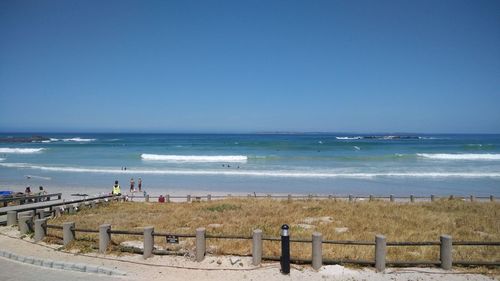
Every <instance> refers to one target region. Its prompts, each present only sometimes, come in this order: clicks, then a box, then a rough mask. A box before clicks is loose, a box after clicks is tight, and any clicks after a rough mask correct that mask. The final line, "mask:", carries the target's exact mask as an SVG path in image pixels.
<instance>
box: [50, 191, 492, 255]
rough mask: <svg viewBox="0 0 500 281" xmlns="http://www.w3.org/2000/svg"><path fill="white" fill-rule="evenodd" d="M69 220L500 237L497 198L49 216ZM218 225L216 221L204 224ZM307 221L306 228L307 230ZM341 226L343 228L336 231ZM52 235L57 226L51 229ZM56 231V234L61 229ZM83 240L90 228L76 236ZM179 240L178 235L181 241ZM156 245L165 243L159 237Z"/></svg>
mask: <svg viewBox="0 0 500 281" xmlns="http://www.w3.org/2000/svg"><path fill="white" fill-rule="evenodd" d="M66 221H74V222H75V223H76V227H77V228H86V229H96V230H97V229H98V226H99V225H100V224H103V223H110V224H111V225H112V228H113V229H120V230H140V229H141V228H142V227H144V226H154V227H155V231H156V232H171V233H185V234H194V233H195V229H196V228H198V227H206V228H207V233H208V234H226V235H251V234H252V230H253V229H256V228H259V229H262V231H263V233H264V236H274V237H278V236H279V230H280V226H281V225H282V224H285V223H287V224H289V225H290V226H291V231H290V232H291V237H292V238H308V239H310V238H311V234H312V233H313V232H315V231H317V232H320V233H322V234H323V239H324V240H363V241H374V239H375V235H376V234H384V235H386V237H387V241H388V242H393V241H439V236H440V235H441V234H449V235H451V236H452V237H453V239H454V240H455V241H458V240H460V241H465V240H466V241H500V203H496V202H487V203H486V202H485V203H479V202H464V201H462V200H444V199H443V200H439V201H436V202H432V203H430V202H429V203H424V202H421V203H389V202H382V201H372V202H366V201H365V202H355V203H349V202H346V201H334V200H294V201H292V202H288V201H287V200H273V199H226V200H217V201H212V202H201V203H165V204H159V203H138V202H125V203H111V204H109V205H108V206H107V207H99V208H96V209H87V210H82V211H81V212H79V213H78V214H75V215H64V216H62V217H60V218H57V219H55V220H52V221H50V222H49V223H51V224H62V223H63V222H66ZM211 224H219V225H221V226H217V225H216V226H215V227H214V226H209V225H211ZM308 227H311V228H308ZM340 228H347V231H346V232H341V233H339V232H338V231H341V229H340ZM50 232H52V233H56V232H55V230H50ZM58 235H59V236H60V235H61V234H60V232H59V233H58ZM77 237H79V238H85V239H86V240H88V241H93V240H95V241H96V239H97V235H93V234H83V233H82V234H77ZM112 239H113V241H114V242H115V243H120V242H122V241H127V240H141V239H142V237H140V236H125V235H113V238H112ZM181 240H182V239H181ZM88 241H87V242H76V243H75V244H74V245H73V247H77V248H80V249H83V248H85V247H88V243H89V242H88ZM185 241H186V242H185V243H181V247H184V248H188V249H189V248H192V247H194V240H193V239H185ZM155 244H157V245H160V246H163V247H172V245H171V244H169V245H167V244H166V243H165V241H164V239H159V238H156V241H155ZM291 247H292V248H291V249H292V250H291V251H292V256H293V257H300V258H310V255H311V254H310V253H311V245H310V244H302V243H292V246H291ZM207 248H208V249H209V251H210V252H212V253H214V254H227V253H231V254H241V255H248V254H251V241H250V240H221V239H209V240H208V241H207ZM263 254H264V255H265V256H269V255H270V256H279V255H280V244H279V243H278V242H270V241H264V253H263ZM373 254H374V247H373V246H343V245H324V246H323V256H324V258H332V259H373ZM453 258H454V259H455V260H483V261H498V260H500V249H499V247H493V246H490V247H470V246H456V247H454V252H453ZM387 259H388V260H389V261H393V260H413V261H415V260H439V247H438V246H426V247H388V257H387Z"/></svg>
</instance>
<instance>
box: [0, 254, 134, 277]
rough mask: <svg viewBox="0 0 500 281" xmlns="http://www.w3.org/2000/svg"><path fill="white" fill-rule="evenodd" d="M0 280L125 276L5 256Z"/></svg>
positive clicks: (0, 267)
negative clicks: (37, 263) (11, 258)
mask: <svg viewBox="0 0 500 281" xmlns="http://www.w3.org/2000/svg"><path fill="white" fill-rule="evenodd" d="M0 280H2V281H68V280H92V281H118V280H126V277H119V276H116V277H113V276H106V275H102V274H95V273H86V272H77V271H68V270H60V269H52V268H46V267H41V266H35V265H30V264H25V263H20V262H17V261H12V260H9V259H5V258H0Z"/></svg>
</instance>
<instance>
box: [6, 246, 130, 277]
mask: <svg viewBox="0 0 500 281" xmlns="http://www.w3.org/2000/svg"><path fill="white" fill-rule="evenodd" d="M0 257H3V258H6V259H10V260H13V261H18V262H22V263H26V264H31V265H35V266H40V267H47V268H54V269H62V270H68V271H78V272H88V273H97V274H105V275H115V276H123V275H127V273H126V272H123V271H120V270H114V269H110V268H107V267H104V266H95V265H88V264H83V263H70V262H63V261H53V260H49V259H39V258H36V257H31V256H28V257H25V256H21V255H18V254H15V253H12V252H9V251H4V250H0Z"/></svg>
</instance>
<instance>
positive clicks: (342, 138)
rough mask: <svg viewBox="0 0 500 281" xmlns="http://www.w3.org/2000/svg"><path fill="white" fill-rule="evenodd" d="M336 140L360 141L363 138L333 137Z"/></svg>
mask: <svg viewBox="0 0 500 281" xmlns="http://www.w3.org/2000/svg"><path fill="white" fill-rule="evenodd" d="M335 138H336V139H338V140H360V139H362V138H363V137H335Z"/></svg>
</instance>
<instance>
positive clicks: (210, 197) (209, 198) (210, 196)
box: [207, 194, 212, 202]
mask: <svg viewBox="0 0 500 281" xmlns="http://www.w3.org/2000/svg"><path fill="white" fill-rule="evenodd" d="M207 201H208V202H210V201H212V194H208V195H207Z"/></svg>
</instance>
